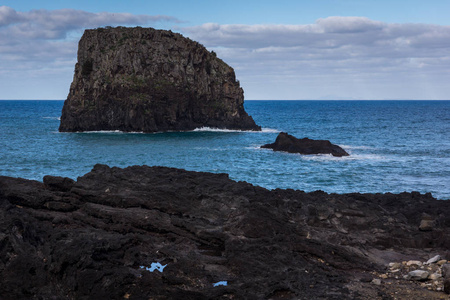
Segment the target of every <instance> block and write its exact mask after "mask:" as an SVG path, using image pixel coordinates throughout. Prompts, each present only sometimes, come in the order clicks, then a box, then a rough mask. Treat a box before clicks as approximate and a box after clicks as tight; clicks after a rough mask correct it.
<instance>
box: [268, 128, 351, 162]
mask: <svg viewBox="0 0 450 300" xmlns="http://www.w3.org/2000/svg"><path fill="white" fill-rule="evenodd" d="M261 148H268V149H272V150H273V151H285V152H289V153H299V154H331V155H333V156H337V157H341V156H348V155H349V154H348V153H347V152H346V151H345V150H344V149H342V148H341V147H339V146H338V145H334V144H332V143H331V142H330V141H327V140H312V139H309V138H303V139H298V138H296V137H295V136H292V135H290V134H288V133H286V132H280V133H279V134H278V136H277V138H276V140H275V142H274V143H272V144H266V145H263V146H261Z"/></svg>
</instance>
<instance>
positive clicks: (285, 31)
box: [0, 6, 450, 99]
mask: <svg viewBox="0 0 450 300" xmlns="http://www.w3.org/2000/svg"><path fill="white" fill-rule="evenodd" d="M161 23H164V24H177V23H179V21H178V20H177V19H176V18H173V17H170V16H150V15H132V14H127V13H107V12H104V13H91V12H86V11H80V10H73V9H62V10H33V11H29V12H18V11H15V10H14V9H12V8H10V7H6V6H0V99H7V98H30V97H29V96H26V95H29V94H30V93H31V91H30V89H23V88H18V89H17V90H13V89H11V88H10V87H11V86H14V84H13V82H14V83H15V82H17V81H18V80H20V81H21V82H22V83H23V84H21V86H23V85H29V86H32V85H34V86H40V85H45V82H49V83H48V85H47V87H42V89H41V90H39V88H38V87H37V88H36V89H35V94H36V97H37V98H48V97H47V96H46V94H39V93H40V92H42V90H44V89H45V90H46V91H48V90H50V89H51V88H52V85H53V86H54V85H56V84H63V85H64V86H63V87H58V89H55V90H64V91H68V89H69V85H70V81H71V79H72V75H73V68H74V63H75V61H76V51H77V43H78V40H79V37H80V36H81V34H82V31H83V29H85V28H95V27H100V26H107V25H109V26H117V25H124V26H127V25H130V26H136V25H141V26H155V24H161ZM177 26H180V25H177ZM177 29H178V30H179V31H181V32H183V33H184V34H185V35H187V36H189V37H190V38H191V39H193V40H196V41H199V42H200V43H202V44H204V45H205V46H206V47H207V48H209V49H210V50H214V51H215V52H217V53H218V56H219V57H220V58H222V59H223V60H224V61H226V62H227V63H228V64H230V65H231V66H232V67H233V68H234V69H235V70H236V73H237V77H238V79H239V80H240V81H241V84H242V86H243V88H244V90H245V91H246V98H247V99H248V98H250V99H318V98H322V97H324V96H326V95H335V96H336V97H337V98H338V97H339V98H372V99H382V98H411V99H417V98H435V99H448V98H449V95H450V85H448V82H449V81H450V72H448V70H449V69H450V26H439V25H431V24H392V23H384V22H379V21H374V20H371V19H368V18H365V17H328V18H323V19H318V20H317V21H316V22H315V23H313V24H298V25H282V24H259V25H242V24H225V25H221V24H214V23H208V24H203V25H200V26H195V27H184V28H183V27H181V28H180V27H178V28H177ZM44 79H45V80H44ZM36 82H39V84H36ZM62 82H64V83H62ZM7 91H9V92H8V93H7ZM59 93H60V92H59ZM22 95H24V96H22ZM52 95H53V94H52ZM55 97H56V98H60V99H62V98H64V97H65V94H64V93H63V94H61V96H55ZM330 97H332V96H330Z"/></svg>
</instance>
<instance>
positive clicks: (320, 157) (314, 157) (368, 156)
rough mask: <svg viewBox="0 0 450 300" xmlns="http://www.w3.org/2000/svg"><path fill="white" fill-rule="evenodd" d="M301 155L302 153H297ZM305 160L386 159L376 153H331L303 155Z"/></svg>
mask: <svg viewBox="0 0 450 300" xmlns="http://www.w3.org/2000/svg"><path fill="white" fill-rule="evenodd" d="M297 155H301V154H297ZM301 157H302V159H304V160H313V161H343V162H344V161H353V160H386V158H385V157H384V156H381V155H376V154H350V155H349V156H342V157H337V156H333V155H331V154H316V155H301Z"/></svg>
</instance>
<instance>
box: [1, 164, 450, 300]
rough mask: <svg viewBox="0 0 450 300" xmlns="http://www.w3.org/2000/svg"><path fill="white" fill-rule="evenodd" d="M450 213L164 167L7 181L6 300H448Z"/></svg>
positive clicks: (425, 198)
mask: <svg viewBox="0 0 450 300" xmlns="http://www.w3.org/2000/svg"><path fill="white" fill-rule="evenodd" d="M449 211H450V201H438V200H436V199H434V198H433V197H432V196H431V194H420V193H418V192H412V193H401V194H389V193H387V194H359V193H352V194H343V195H339V194H327V193H325V192H321V191H316V192H312V193H305V192H302V191H294V190H282V189H276V190H267V189H264V188H262V187H257V186H253V185H251V184H249V183H246V182H236V181H233V180H231V179H229V177H228V175H227V174H211V173H202V172H189V171H185V170H180V169H173V168H165V167H147V166H133V167H128V168H125V169H121V168H116V167H114V168H110V167H108V166H105V165H96V166H95V167H94V168H93V170H92V171H91V172H89V173H88V174H86V175H84V176H81V177H79V178H78V179H77V180H76V181H74V180H72V179H69V178H62V177H55V176H45V177H44V180H43V182H38V181H31V180H25V179H20V178H11V177H4V176H0V295H1V296H0V298H1V299H130V300H132V299H196V300H197V299H308V300H310V299H340V300H342V299H361V300H363V299H364V300H366V299H408V300H411V299H447V297H448V295H446V294H444V292H446V293H450V285H449V284H447V283H446V282H448V281H449V279H450V267H449V264H448V263H447V262H448V261H449V260H450V251H449V249H450V214H449V213H448V212H449ZM425 214H426V215H427V216H429V218H432V219H433V220H434V223H433V228H432V230H430V231H423V230H420V229H419V224H420V223H421V220H422V219H423V216H424V215H425ZM403 262H405V263H403ZM422 262H423V263H422ZM416 269H417V270H423V271H426V272H428V273H429V276H428V277H427V278H425V276H423V277H421V279H420V281H417V280H412V278H410V277H411V276H410V274H411V272H414V271H415V270H416ZM416 273H417V272H416ZM404 276H406V278H405V277H404ZM443 290H444V291H443Z"/></svg>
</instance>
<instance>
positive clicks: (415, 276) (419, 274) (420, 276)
mask: <svg viewBox="0 0 450 300" xmlns="http://www.w3.org/2000/svg"><path fill="white" fill-rule="evenodd" d="M429 275H430V273H428V272H427V271H424V270H415V271H411V272H409V273H408V275H406V277H407V279H411V280H426V279H427V278H428V276H429Z"/></svg>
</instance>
